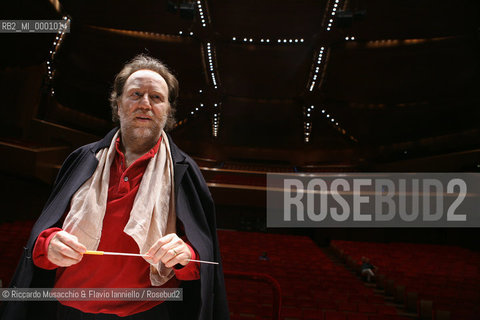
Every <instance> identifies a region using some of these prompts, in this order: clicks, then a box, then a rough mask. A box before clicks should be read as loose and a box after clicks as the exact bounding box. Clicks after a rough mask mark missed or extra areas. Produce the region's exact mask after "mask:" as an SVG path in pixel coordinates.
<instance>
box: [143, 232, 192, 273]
mask: <svg viewBox="0 0 480 320" xmlns="http://www.w3.org/2000/svg"><path fill="white" fill-rule="evenodd" d="M146 254H147V255H148V256H149V257H147V259H148V260H149V261H152V262H153V263H155V264H156V263H159V262H160V261H161V262H162V263H163V264H164V265H165V266H166V267H167V268H172V267H173V266H174V265H176V264H178V263H179V264H181V265H183V266H185V265H187V263H189V261H188V260H187V259H191V258H192V254H191V252H190V248H189V247H188V246H187V244H186V243H185V242H184V241H183V240H182V239H181V238H180V237H179V236H177V235H176V234H175V233H170V234H167V235H166V236H163V237H162V238H160V239H159V240H157V242H155V244H154V245H153V246H152V247H151V248H150V249H149V250H148V252H147V253H146Z"/></svg>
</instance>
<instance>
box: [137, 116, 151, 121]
mask: <svg viewBox="0 0 480 320" xmlns="http://www.w3.org/2000/svg"><path fill="white" fill-rule="evenodd" d="M135 119H138V120H142V121H148V120H152V119H151V118H149V117H144V116H137V117H135Z"/></svg>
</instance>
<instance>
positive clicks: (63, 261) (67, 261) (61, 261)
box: [52, 257, 80, 267]
mask: <svg viewBox="0 0 480 320" xmlns="http://www.w3.org/2000/svg"><path fill="white" fill-rule="evenodd" d="M52 262H53V263H54V264H56V265H57V266H59V267H70V266H73V265H74V264H77V263H79V262H80V261H78V260H75V259H71V258H68V257H58V258H56V259H53V261H52Z"/></svg>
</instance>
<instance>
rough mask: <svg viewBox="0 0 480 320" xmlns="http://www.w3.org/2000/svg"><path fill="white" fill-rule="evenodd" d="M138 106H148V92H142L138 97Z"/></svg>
mask: <svg viewBox="0 0 480 320" xmlns="http://www.w3.org/2000/svg"><path fill="white" fill-rule="evenodd" d="M140 106H144V107H148V108H150V100H149V98H148V93H144V94H143V96H142V97H141V98H140Z"/></svg>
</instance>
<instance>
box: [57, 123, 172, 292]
mask: <svg viewBox="0 0 480 320" xmlns="http://www.w3.org/2000/svg"><path fill="white" fill-rule="evenodd" d="M118 135H119V131H117V133H116V134H115V136H114V137H113V139H112V142H111V143H110V147H109V148H108V149H107V148H105V149H102V150H100V151H99V152H98V153H97V154H96V157H97V159H98V166H97V169H96V170H95V172H94V173H93V175H92V176H91V177H90V179H88V180H87V181H86V182H85V183H84V184H83V185H82V186H81V187H80V189H78V191H77V192H76V193H75V194H74V195H73V198H72V200H71V205H70V211H69V213H68V215H67V217H66V218H65V221H64V223H63V230H65V231H67V232H69V233H71V234H73V235H75V236H76V237H77V238H78V241H79V242H80V243H82V244H83V245H85V247H87V250H96V249H97V248H98V245H99V242H100V237H101V235H102V227H103V218H104V216H105V210H106V207H107V197H108V184H109V181H110V166H111V164H112V162H113V159H114V158H115V153H116V149H115V143H116V140H117V137H118ZM173 188H174V185H173V161H172V157H171V153H170V145H169V143H168V138H167V136H166V134H165V132H164V131H162V141H161V143H160V146H159V150H158V152H157V154H156V155H155V156H154V157H153V159H151V160H150V162H149V164H148V166H147V168H146V170H145V173H144V175H143V177H142V181H141V183H140V187H139V189H138V192H137V195H136V197H135V200H134V203H133V208H132V211H131V212H130V219H129V220H128V222H127V225H126V226H125V228H124V229H123V232H125V233H126V234H128V235H129V236H131V237H132V238H133V239H134V240H135V242H136V243H137V245H138V248H140V252H141V253H146V252H147V251H148V249H150V247H151V246H152V245H153V244H154V243H155V242H156V241H157V240H158V239H160V238H161V237H162V236H164V235H166V234H168V233H174V232H175V228H176V226H175V222H176V215H175V201H174V199H175V197H174V191H173ZM111 251H115V250H114V248H112V250H111ZM173 275H174V271H173V270H172V268H167V267H165V265H164V264H163V263H161V262H160V263H159V264H158V265H154V264H150V281H151V284H152V285H153V286H161V285H162V284H164V283H165V282H167V281H168V280H169V279H170V278H172V277H173Z"/></svg>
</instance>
